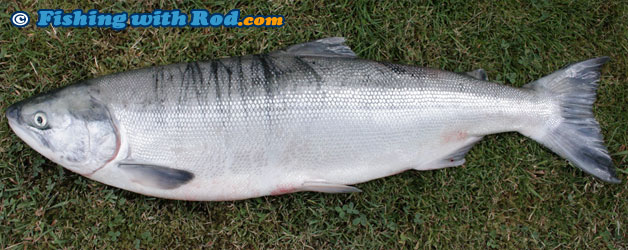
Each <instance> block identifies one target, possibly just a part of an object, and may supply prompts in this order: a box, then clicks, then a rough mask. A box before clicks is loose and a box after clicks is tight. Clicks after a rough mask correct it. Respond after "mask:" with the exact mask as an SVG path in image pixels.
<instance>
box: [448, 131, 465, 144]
mask: <svg viewBox="0 0 628 250" xmlns="http://www.w3.org/2000/svg"><path fill="white" fill-rule="evenodd" d="M467 136H469V135H468V134H467V132H466V131H453V132H447V133H445V134H443V136H442V137H443V142H444V143H449V142H457V141H462V140H464V139H467Z"/></svg>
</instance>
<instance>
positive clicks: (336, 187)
mask: <svg viewBox="0 0 628 250" xmlns="http://www.w3.org/2000/svg"><path fill="white" fill-rule="evenodd" d="M296 191H297V192H299V191H311V192H321V193H355V192H362V190H360V189H359V188H356V187H352V186H347V185H343V184H335V183H328V182H318V181H316V182H304V183H303V185H301V187H299V188H297V190H296Z"/></svg>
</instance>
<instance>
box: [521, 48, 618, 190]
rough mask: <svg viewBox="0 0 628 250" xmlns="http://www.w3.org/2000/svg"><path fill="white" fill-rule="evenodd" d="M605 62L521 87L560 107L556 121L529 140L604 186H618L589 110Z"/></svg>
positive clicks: (575, 66) (583, 65) (603, 59)
mask: <svg viewBox="0 0 628 250" xmlns="http://www.w3.org/2000/svg"><path fill="white" fill-rule="evenodd" d="M608 60H609V58H608V57H599V58H593V59H589V60H586V61H582V62H578V63H574V64H571V65H569V66H567V67H565V68H563V69H561V70H558V71H556V72H554V73H552V74H551V75H548V76H545V77H543V78H541V79H539V80H536V81H534V82H531V83H529V84H527V85H525V86H524V88H529V89H532V90H534V91H536V92H537V93H538V94H539V95H547V96H551V98H555V99H556V100H557V101H558V103H559V107H560V118H558V119H556V120H555V121H553V122H551V121H550V122H548V123H547V126H545V131H539V133H536V132H535V133H531V134H530V135H529V136H530V137H531V138H532V139H534V140H536V141H538V142H540V143H541V144H543V145H545V146H546V147H548V148H550V149H551V150H552V151H554V152H555V153H556V154H558V155H560V156H562V157H563V158H566V159H568V160H569V161H571V162H572V163H573V164H574V165H576V166H577V167H579V168H581V169H582V170H584V171H585V172H587V173H589V174H591V175H593V176H595V177H597V178H599V179H601V180H603V181H606V182H610V183H621V180H619V179H618V178H617V175H616V173H615V167H613V162H612V161H611V157H610V156H609V155H608V150H607V149H606V147H605V146H604V144H603V140H602V135H601V134H600V126H599V124H598V123H597V121H596V120H595V117H593V110H592V109H593V102H594V101H595V91H596V89H597V81H598V80H599V79H600V68H601V67H602V65H603V64H604V63H606V62H607V61H608Z"/></svg>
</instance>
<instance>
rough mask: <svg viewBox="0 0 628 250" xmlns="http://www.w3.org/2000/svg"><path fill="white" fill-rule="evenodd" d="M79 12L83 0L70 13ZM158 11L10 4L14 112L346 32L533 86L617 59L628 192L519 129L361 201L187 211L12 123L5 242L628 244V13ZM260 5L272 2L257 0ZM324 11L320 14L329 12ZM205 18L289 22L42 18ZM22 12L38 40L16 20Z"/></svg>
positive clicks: (8, 57)
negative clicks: (583, 64) (60, 155)
mask: <svg viewBox="0 0 628 250" xmlns="http://www.w3.org/2000/svg"><path fill="white" fill-rule="evenodd" d="M69 2H78V1H69ZM220 2H221V3H216V4H202V3H200V1H190V2H183V3H181V2H179V1H153V0H149V1H143V3H141V4H139V3H138V4H126V3H113V4H112V3H109V1H97V2H96V3H95V4H88V5H81V4H79V3H63V1H39V2H37V1H11V2H9V3H7V2H3V3H0V10H1V11H0V27H1V28H2V30H1V31H0V111H1V112H2V114H3V113H4V110H5V109H6V108H7V107H8V105H10V104H12V103H14V102H17V101H19V100H22V99H25V98H27V97H29V96H32V95H34V94H38V93H41V92H45V91H49V90H52V89H55V88H57V87H60V86H65V85H68V84H71V83H73V82H76V81H80V80H83V79H88V78H93V77H97V76H101V75H106V74H110V73H114V72H121V71H127V70H131V69H137V68H141V67H147V66H153V65H164V64H171V63H177V62H192V61H197V60H206V59H212V58H221V57H229V56H237V55H246V54H254V53H263V52H269V51H272V50H275V49H278V48H282V47H285V46H288V45H291V44H295V43H301V42H305V41H309V40H314V39H318V38H323V37H329V36H344V37H346V38H347V44H348V45H349V46H351V47H352V48H353V50H354V51H355V52H356V53H357V54H358V56H360V57H362V58H367V59H371V60H380V61H391V62H399V63H404V64H410V65H417V66H425V67H433V68H441V69H446V70H450V71H469V70H473V69H477V68H484V69H485V70H486V71H487V73H488V76H489V79H490V80H492V81H496V82H499V83H501V84H506V85H513V86H522V85H523V84H525V83H527V82H530V81H533V80H536V79H538V78H540V77H542V76H544V75H547V74H549V73H551V72H553V71H555V70H557V69H559V68H561V67H562V66H564V65H566V64H568V63H571V62H576V61H580V60H584V59H587V58H591V57H596V56H602V55H607V56H610V57H611V61H610V62H609V63H608V64H607V65H605V66H604V68H603V70H602V80H601V82H600V87H599V90H598V101H597V102H596V104H595V108H594V111H595V114H596V117H597V119H598V121H599V122H600V125H601V128H602V132H603V134H604V138H605V143H606V145H607V147H608V148H609V151H610V152H611V154H612V158H613V162H614V164H615V165H616V166H617V167H618V175H619V177H620V179H622V181H623V183H621V184H617V185H613V184H606V183H603V182H600V181H598V180H596V179H594V178H593V177H591V176H589V175H587V174H585V173H583V172H582V171H581V170H579V169H577V168H576V167H574V166H572V165H570V164H569V163H568V162H567V161H566V160H564V159H561V158H560V157H558V156H557V155H555V154H553V153H551V152H550V151H548V150H547V149H545V148H543V147H542V146H541V145H540V144H538V143H536V142H534V141H532V140H530V139H527V138H525V137H523V136H521V135H519V134H516V133H505V134H498V135H491V136H487V137H485V139H483V140H482V141H481V142H480V143H478V144H477V145H476V146H475V147H474V148H473V149H472V150H471V152H470V153H469V154H468V156H467V163H466V164H465V165H464V166H461V167H457V168H450V169H444V170H435V171H427V172H417V171H408V172H405V173H403V174H399V175H396V176H392V177H387V178H383V179H378V180H374V181H371V182H367V183H363V184H359V185H357V187H359V188H360V189H362V190H363V192H361V193H354V194H322V193H295V194H289V195H283V196H273V197H262V198H256V199H249V200H244V201H234V202H186V201H172V200H164V199H157V198H151V197H146V196H142V195H139V194H135V193H131V192H127V191H124V190H120V189H117V188H113V187H109V186H105V185H103V184H100V183H97V182H95V181H91V180H89V179H86V178H84V177H81V176H78V175H76V174H74V173H71V172H69V171H67V170H64V169H63V168H62V167H60V166H58V165H56V164H54V163H52V162H50V161H49V160H47V159H45V158H44V157H43V156H41V155H40V154H38V153H37V152H35V151H34V150H32V149H31V148H30V147H28V146H27V145H26V144H25V143H24V142H22V141H21V140H20V139H19V138H18V137H17V136H16V135H15V134H13V132H12V131H10V129H9V127H8V125H7V120H6V118H5V117H4V115H2V116H0V247H3V248H5V247H7V248H18V249H23V248H31V247H36V248H48V247H54V248H88V249H91V248H118V249H128V248H142V249H144V248H162V247H167V248H181V249H189V248H201V247H220V248H315V249H319V248H385V249H389V248H431V247H439V248H460V247H473V248H504V247H507V248H557V247H560V248H592V249H598V248H623V249H625V248H627V247H628V226H627V225H628V184H627V183H628V178H627V176H628V167H627V162H626V158H627V157H628V148H627V145H628V134H627V131H628V108H627V103H628V67H627V65H628V4H626V3H625V2H624V1H586V0H582V1H578V0H576V1H547V2H546V1H513V0H509V1H481V2H477V3H474V2H473V1H465V0H459V1H444V2H443V3H437V2H440V1H435V2H422V3H419V2H414V1H364V0H353V1H350V0H341V1H328V2H326V3H323V2H321V3H318V1H312V2H302V1H288V0H283V1H269V2H264V3H251V2H253V1H251V2H249V1H220ZM256 2H257V1H256ZM314 2H317V3H314ZM58 8H59V9H64V10H66V11H69V10H73V9H75V8H83V9H91V8H96V9H98V10H100V12H114V13H117V12H123V11H126V12H128V13H132V12H150V11H152V10H153V9H166V10H169V9H177V8H178V9H181V10H182V11H183V12H188V11H189V10H191V9H208V10H209V11H210V12H221V13H226V12H228V11H229V10H231V9H234V8H238V9H241V11H242V14H243V15H285V17H286V20H285V25H284V26H283V27H279V28H202V29H191V28H127V29H125V30H122V31H112V30H110V29H99V28H61V27H59V28H54V29H53V28H51V27H48V28H38V27H35V26H34V21H35V20H34V19H35V18H36V11H37V10H38V9H58ZM17 10H22V11H26V12H28V13H29V14H30V15H31V18H32V19H33V20H32V21H31V24H30V25H29V26H28V27H26V28H21V29H20V28H15V27H13V26H12V25H11V24H10V22H9V20H10V15H11V13H13V12H14V11H17Z"/></svg>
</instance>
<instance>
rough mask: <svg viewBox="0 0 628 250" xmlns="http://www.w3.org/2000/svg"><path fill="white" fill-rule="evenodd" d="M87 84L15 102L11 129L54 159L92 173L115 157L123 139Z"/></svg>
mask: <svg viewBox="0 0 628 250" xmlns="http://www.w3.org/2000/svg"><path fill="white" fill-rule="evenodd" d="M93 92H94V90H93V89H91V88H90V87H89V86H87V85H86V84H78V85H71V86H68V87H65V88H62V89H59V90H55V91H52V92H49V93H46V94H42V95H39V96H35V97H31V98H29V99H26V100H23V101H20V102H18V103H15V104H13V105H11V106H9V108H7V110H6V117H7V119H8V121H9V126H10V127H11V129H12V130H13V131H14V132H15V134H17V136H19V137H20V138H21V139H22V140H23V141H24V142H26V143H27V144H28V145H29V146H30V147H32V148H33V149H35V150H36V151H37V152H39V153H40V154H42V155H43V156H45V157H46V158H48V159H50V160H51V161H53V162H55V163H57V164H59V165H61V166H63V167H65V168H67V169H69V170H71V171H73V172H76V173H79V174H81V175H90V174H92V173H94V172H95V171H97V170H98V169H100V168H101V167H103V166H105V165H106V164H107V163H108V162H109V161H111V160H113V159H114V158H115V157H116V155H117V152H118V149H119V146H120V143H119V139H118V137H119V136H118V135H117V129H116V126H115V125H114V121H113V120H112V119H111V115H110V112H109V110H108V108H107V107H106V105H103V104H102V102H100V101H98V100H97V99H96V98H95V97H94V96H93V94H94V93H93Z"/></svg>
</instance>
